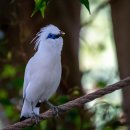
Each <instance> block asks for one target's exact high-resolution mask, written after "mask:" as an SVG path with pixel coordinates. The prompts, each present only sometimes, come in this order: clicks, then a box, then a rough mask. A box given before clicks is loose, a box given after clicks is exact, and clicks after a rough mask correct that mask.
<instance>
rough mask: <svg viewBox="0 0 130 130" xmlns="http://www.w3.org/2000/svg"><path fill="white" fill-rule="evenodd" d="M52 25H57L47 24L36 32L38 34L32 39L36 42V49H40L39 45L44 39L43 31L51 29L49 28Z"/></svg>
mask: <svg viewBox="0 0 130 130" xmlns="http://www.w3.org/2000/svg"><path fill="white" fill-rule="evenodd" d="M51 27H55V26H54V25H52V24H50V25H47V26H46V27H43V28H41V29H40V31H39V32H38V33H37V34H36V36H35V37H34V38H33V40H32V41H31V43H34V44H35V46H34V49H35V50H37V49H38V46H39V44H40V43H41V41H42V36H43V33H44V32H45V30H46V29H48V30H49V28H51ZM56 28H57V27H56Z"/></svg>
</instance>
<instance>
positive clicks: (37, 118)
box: [31, 112, 42, 125]
mask: <svg viewBox="0 0 130 130" xmlns="http://www.w3.org/2000/svg"><path fill="white" fill-rule="evenodd" d="M31 119H34V120H35V124H36V125H37V124H38V123H39V122H40V119H42V117H41V116H40V115H37V114H35V113H34V112H32V116H31Z"/></svg>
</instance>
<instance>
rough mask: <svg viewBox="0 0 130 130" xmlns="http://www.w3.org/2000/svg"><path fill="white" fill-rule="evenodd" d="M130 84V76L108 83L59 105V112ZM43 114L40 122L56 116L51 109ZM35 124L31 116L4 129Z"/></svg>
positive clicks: (76, 106) (18, 128) (9, 129)
mask: <svg viewBox="0 0 130 130" xmlns="http://www.w3.org/2000/svg"><path fill="white" fill-rule="evenodd" d="M128 85H130V77H127V78H126V79H123V80H121V81H119V82H117V83H115V84H112V85H108V86H107V87H105V88H103V89H100V90H97V91H95V92H93V93H90V94H86V95H84V96H82V97H79V98H77V99H75V100H72V101H69V102H67V103H65V104H63V105H59V106H58V107H59V109H61V111H60V113H59V114H62V113H64V112H67V111H69V110H71V109H73V108H78V107H81V106H83V105H84V104H85V103H88V102H90V101H93V100H94V99H96V98H99V97H102V96H104V95H106V94H109V93H111V92H113V91H115V90H118V89H122V88H124V87H126V86H128ZM41 116H42V119H39V121H38V123H39V122H40V121H41V120H45V119H48V118H52V117H54V114H53V112H52V111H51V110H48V111H46V112H44V113H42V114H41ZM33 124H35V119H31V118H29V119H27V120H24V121H22V122H17V123H15V124H13V125H10V126H8V127H6V128H4V129H2V130H20V129H22V128H25V127H28V126H32V125H33Z"/></svg>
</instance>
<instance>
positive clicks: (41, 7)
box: [31, 0, 48, 17]
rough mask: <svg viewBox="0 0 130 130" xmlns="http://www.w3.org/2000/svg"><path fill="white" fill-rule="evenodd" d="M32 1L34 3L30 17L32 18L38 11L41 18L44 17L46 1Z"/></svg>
mask: <svg viewBox="0 0 130 130" xmlns="http://www.w3.org/2000/svg"><path fill="white" fill-rule="evenodd" d="M34 1H35V8H34V10H33V13H32V14H31V17H32V16H34V14H35V13H36V12H38V11H40V12H41V15H42V17H44V12H45V9H46V5H47V2H48V0H34Z"/></svg>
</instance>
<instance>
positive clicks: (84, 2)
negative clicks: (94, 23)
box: [80, 0, 91, 13]
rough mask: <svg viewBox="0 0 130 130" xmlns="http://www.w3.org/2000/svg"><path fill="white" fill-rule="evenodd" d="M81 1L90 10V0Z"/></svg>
mask: <svg viewBox="0 0 130 130" xmlns="http://www.w3.org/2000/svg"><path fill="white" fill-rule="evenodd" d="M80 2H81V3H82V4H83V5H85V7H86V8H87V10H88V11H89V13H91V12H90V7H89V1H88V0H80Z"/></svg>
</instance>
